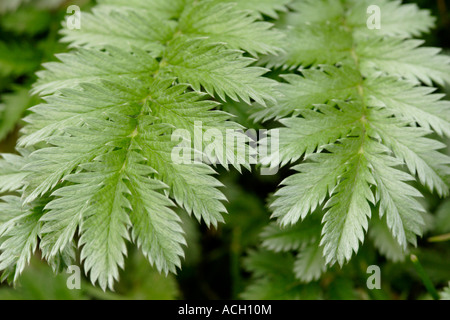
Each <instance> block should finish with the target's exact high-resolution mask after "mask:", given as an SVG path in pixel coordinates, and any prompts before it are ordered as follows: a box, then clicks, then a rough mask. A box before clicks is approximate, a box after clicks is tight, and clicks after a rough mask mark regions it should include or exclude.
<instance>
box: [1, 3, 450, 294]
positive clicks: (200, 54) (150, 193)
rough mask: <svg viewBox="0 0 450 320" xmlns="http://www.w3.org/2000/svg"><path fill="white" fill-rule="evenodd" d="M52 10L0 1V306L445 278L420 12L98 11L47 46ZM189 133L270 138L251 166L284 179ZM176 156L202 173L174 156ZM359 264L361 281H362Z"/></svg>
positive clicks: (281, 7)
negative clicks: (273, 145)
mask: <svg viewBox="0 0 450 320" xmlns="http://www.w3.org/2000/svg"><path fill="white" fill-rule="evenodd" d="M86 2H87V1H77V2H74V3H76V4H80V5H82V4H83V3H86ZM69 4H72V2H65V1H61V0H36V1H26V0H24V1H18V0H15V1H1V0H0V30H1V35H0V92H1V97H0V140H1V139H3V138H5V137H7V136H8V135H9V133H11V132H14V131H15V130H14V129H15V128H16V127H17V126H18V125H20V126H22V125H23V124H25V126H24V127H22V128H21V136H20V138H19V140H18V144H17V147H16V151H17V153H16V154H2V155H1V158H0V193H1V194H2V195H3V196H2V197H1V198H0V252H1V253H0V269H1V270H2V271H3V274H2V276H1V279H2V280H8V281H9V282H14V284H15V286H16V287H17V289H16V290H13V289H0V298H5V299H11V298H13V299H53V298H64V299H128V298H130V299H174V298H183V297H184V296H183V294H182V293H181V292H180V288H179V287H178V284H177V282H178V283H179V284H180V286H181V287H182V288H183V289H182V290H183V291H184V293H185V294H186V298H190V297H191V296H196V295H197V294H200V295H201V296H202V297H203V296H205V297H207V298H214V299H217V298H219V297H229V296H231V297H232V298H244V299H386V298H390V299H403V298H411V297H413V298H417V297H420V298H429V296H428V295H427V294H426V293H424V292H425V289H429V288H431V287H432V286H433V285H432V284H431V282H434V283H436V284H437V285H438V286H439V288H442V287H444V286H445V285H446V284H447V283H448V279H449V277H450V275H449V272H448V265H449V263H450V261H448V259H447V257H448V256H449V255H448V252H449V251H448V250H449V242H448V241H446V240H447V239H448V233H449V232H450V227H449V225H450V224H449V222H450V221H449V212H450V211H449V201H448V199H447V200H442V199H443V198H445V197H448V195H449V185H450V175H449V173H450V170H449V163H450V158H449V157H448V152H447V154H445V153H444V151H445V150H444V149H446V148H447V151H448V150H449V149H448V143H446V142H447V141H445V139H446V138H450V103H449V102H448V101H446V100H444V99H443V98H444V95H443V94H440V93H438V92H437V90H436V89H435V88H433V86H435V85H438V86H444V91H445V90H447V91H448V88H449V86H450V77H449V74H450V58H449V56H448V55H442V54H441V53H440V49H437V48H433V47H425V46H424V43H425V42H424V41H422V40H418V39H415V38H417V37H421V36H422V35H423V34H424V33H429V31H430V30H431V29H432V28H433V26H434V23H435V19H434V18H433V17H432V16H431V14H430V12H428V11H425V10H420V9H419V8H418V7H417V6H416V5H413V4H402V2H401V1H389V0H370V1H369V0H339V1H337V0H314V1H313V0H170V1H168V0H147V1H143V0H126V1H125V0H98V1H96V5H95V6H94V7H93V9H92V10H91V11H90V12H87V11H88V10H87V8H89V7H90V5H88V6H87V7H84V9H86V10H83V13H82V21H81V29H80V30H69V29H68V28H63V30H61V31H60V35H61V36H62V39H61V42H62V43H66V44H67V46H68V47H69V48H72V51H70V52H68V53H67V51H66V49H65V45H62V44H59V43H58V42H57V41H58V39H59V37H58V36H57V30H58V29H59V28H60V26H61V23H60V21H61V19H62V18H63V15H64V14H66V12H65V9H66V6H67V5H69ZM369 5H378V6H379V7H380V8H381V13H382V20H381V29H379V30H376V29H375V30H370V29H369V28H368V27H367V25H366V22H367V18H368V16H369V14H368V13H367V8H368V6H369ZM18 21H20V22H21V23H17V22H18ZM272 23H274V24H275V27H276V28H274V27H273V25H272ZM63 25H64V24H63ZM427 40H428V41H427V42H431V41H430V39H429V38H427ZM55 52H63V53H59V54H57V55H56V58H53V55H54V53H55ZM55 60H57V61H55ZM49 61H51V62H49ZM42 62H44V64H43V70H41V71H38V72H37V74H36V76H35V71H36V70H37V68H39V65H41V64H42ZM33 83H34V85H33ZM30 89H31V90H30ZM27 110H29V111H27ZM24 114H25V115H26V116H25V118H24V119H23V121H19V120H20V119H21V117H22V116H23V115H24ZM250 114H251V117H249V115H250ZM234 116H236V117H234ZM252 119H253V120H256V121H257V122H259V123H258V124H254V123H251V120H252ZM200 122H201V124H202V127H201V128H200V132H201V133H202V134H205V133H206V130H208V129H215V130H216V131H217V130H218V131H219V132H220V133H221V134H224V135H225V133H226V132H228V131H229V130H230V129H234V130H235V129H239V130H240V129H243V128H244V127H250V126H253V125H256V126H257V128H262V127H263V125H264V126H267V127H268V128H275V129H277V130H279V136H280V154H278V155H277V154H275V155H273V154H272V155H269V156H268V157H266V158H264V159H262V161H261V164H262V165H265V166H272V167H278V166H286V167H287V166H291V165H292V169H294V171H295V172H294V174H290V173H287V171H284V170H281V171H280V173H279V174H278V175H276V176H270V177H267V176H266V177H257V175H255V174H251V173H247V172H242V171H243V170H242V169H244V168H246V169H250V163H249V155H250V154H253V153H254V150H252V147H251V146H250V145H247V146H245V147H244V148H243V149H242V148H241V147H236V146H230V145H228V144H226V143H225V142H224V141H215V146H216V147H217V148H218V149H220V150H221V151H219V152H218V153H217V152H216V153H215V154H209V155H207V154H206V153H205V154H204V153H203V151H204V150H205V148H206V147H207V146H208V145H209V144H208V141H202V142H201V143H198V142H199V141H197V140H195V141H190V139H191V138H192V137H194V138H197V136H196V134H198V129H196V128H195V126H196V124H198V123H200ZM178 129H182V130H184V131H183V134H182V135H181V136H179V135H178V136H177V138H180V139H179V140H178V141H175V140H176V139H175V140H174V139H172V138H173V134H174V133H178ZM272 132H273V134H274V136H275V132H274V131H272ZM235 138H238V139H242V140H244V141H246V142H248V141H249V139H248V138H247V137H244V135H243V134H242V133H235ZM8 139H9V140H14V139H15V137H14V135H9V137H8ZM267 142H269V141H268V139H267V140H263V141H262V142H261V143H262V144H263V145H264V144H266V143H267ZM180 145H183V146H187V147H185V148H184V149H183V152H184V153H185V154H184V155H188V156H189V157H195V159H197V160H198V159H202V160H204V161H203V162H204V163H200V162H193V163H182V164H180V163H176V162H174V161H173V159H172V153H173V151H174V150H175V149H174V148H175V147H179V146H180ZM0 147H2V150H4V147H3V146H0ZM231 166H233V167H234V168H235V169H237V171H238V172H229V171H228V170H229V169H230V167H231ZM216 171H217V172H219V173H220V175H221V179H220V181H219V180H218V179H216V177H215V175H216ZM242 173H243V174H242ZM241 174H242V175H241ZM286 174H287V175H288V176H287V177H285V175H286ZM280 177H284V181H283V182H282V184H281V187H280V188H279V190H278V191H277V192H276V193H275V194H274V195H270V196H269V201H268V202H269V206H268V208H265V207H264V200H263V199H264V198H265V197H266V196H267V195H268V193H270V192H272V191H273V190H274V188H275V187H276V184H278V183H279V181H281V180H282V179H283V178H281V179H280ZM223 186H226V188H223V189H221V188H222V187H223ZM222 192H223V193H222ZM438 197H440V198H441V199H438ZM226 200H228V202H226ZM268 211H271V213H272V218H275V219H276V220H277V221H273V222H269V215H270V213H269V212H268ZM227 212H228V213H229V214H228V215H227V214H226V213H227ZM192 216H193V217H194V218H195V219H191V217H192ZM195 220H197V221H198V222H200V224H197V223H196V221H195ZM223 222H226V225H223ZM199 225H201V227H199ZM200 228H201V229H200ZM200 230H201V231H205V232H202V233H200ZM421 236H424V237H427V238H428V237H429V238H428V240H429V243H427V245H422V242H423V241H424V240H421V239H420V237H421ZM366 238H368V239H369V240H370V241H366ZM217 246H220V247H217ZM224 248H225V249H224ZM137 250H139V251H140V252H139V253H138V252H137ZM185 253H186V255H187V257H186V258H185V257H184V255H185ZM410 253H411V254H414V255H415V256H417V257H419V258H420V260H421V262H422V264H423V268H422V267H421V271H420V274H417V272H415V271H414V268H412V265H411V261H409V260H408V259H405V257H406V256H407V254H410ZM380 255H381V256H383V257H380ZM33 256H39V257H40V258H42V260H46V262H47V263H48V264H49V265H50V267H51V268H52V269H53V271H54V272H55V273H58V272H61V271H63V270H64V269H65V267H67V266H68V265H71V264H78V265H80V266H82V267H83V269H84V272H85V274H86V279H84V280H83V285H82V290H81V291H78V292H77V291H75V292H70V291H68V290H66V288H65V283H64V282H65V279H66V278H65V277H64V275H62V274H60V275H58V276H56V277H52V276H51V273H50V268H49V267H43V266H42V265H41V263H39V262H37V261H35V259H34V258H33ZM244 257H245V258H244ZM242 258H244V259H243V260H242ZM242 262H243V263H242ZM30 263H31V266H30V268H27V266H28V265H29V264H30ZM149 263H150V264H151V265H152V266H153V269H151V270H149ZM373 264H377V265H379V266H381V267H382V270H383V281H382V290H373V291H371V290H367V288H366V279H367V271H366V270H367V267H368V266H369V265H373ZM182 266H183V268H181V267H182ZM124 269H126V271H124ZM243 269H245V271H246V272H244V270H243ZM160 273H162V274H160ZM169 273H177V274H178V277H177V281H175V277H174V276H173V275H171V274H169ZM249 273H250V274H251V276H250V277H248V274H249ZM21 274H23V275H22V276H21ZM166 276H167V277H166ZM119 278H120V282H119V281H118V280H119ZM424 278H426V279H427V281H426V284H425V283H420V282H421V281H423V280H421V279H424ZM89 281H90V282H91V283H92V285H93V286H91V285H90V284H88V282H89ZM194 281H196V283H195V285H193V283H194ZM417 282H418V283H419V285H416V283H417ZM45 283H48V286H47V288H46V289H45V290H43V289H42V288H41V287H45ZM224 284H225V285H224ZM97 285H98V286H99V287H100V288H101V289H97V288H95V286H97ZM220 286H226V287H227V288H228V289H229V292H228V291H223V290H224V289H223V288H220V289H219V291H220V293H219V294H217V292H215V289H217V288H219V287H220ZM113 287H114V289H115V293H110V292H104V291H105V290H106V289H107V288H108V289H113ZM447 293H448V289H444V291H443V292H442V293H441V297H442V298H444V299H445V298H446V297H447V296H446V295H447ZM436 295H437V294H436Z"/></svg>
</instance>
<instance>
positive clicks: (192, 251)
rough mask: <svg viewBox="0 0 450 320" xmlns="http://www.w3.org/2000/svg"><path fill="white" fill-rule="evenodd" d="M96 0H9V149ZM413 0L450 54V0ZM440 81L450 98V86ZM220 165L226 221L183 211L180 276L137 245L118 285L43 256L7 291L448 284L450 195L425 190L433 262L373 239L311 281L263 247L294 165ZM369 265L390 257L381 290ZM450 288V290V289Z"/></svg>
mask: <svg viewBox="0 0 450 320" xmlns="http://www.w3.org/2000/svg"><path fill="white" fill-rule="evenodd" d="M94 2H95V1H92V0H91V1H89V0H79V1H65V0H0V141H1V142H0V152H2V153H4V152H14V145H15V142H16V139H17V136H18V130H19V129H20V127H21V125H22V123H21V121H20V119H21V118H22V116H23V115H25V114H26V113H27V109H28V108H29V107H30V106H33V105H35V104H37V103H39V98H37V97H35V96H32V95H30V93H29V92H30V89H31V86H32V84H33V82H34V81H35V79H36V76H35V72H36V71H38V70H39V69H40V68H41V67H40V66H41V64H42V63H44V62H47V61H52V60H55V58H54V54H55V53H60V52H64V51H66V50H67V48H66V46H65V45H64V44H60V43H59V42H58V39H59V34H58V30H59V29H60V26H61V21H63V19H64V16H65V15H66V14H67V13H66V10H67V7H68V6H69V5H72V4H76V5H79V6H80V7H81V9H82V10H89V8H90V7H91V6H92V5H93V4H94ZM405 2H415V3H417V4H418V5H419V6H420V7H421V8H428V9H430V10H432V12H433V14H434V15H435V16H436V17H437V27H436V29H435V31H434V32H433V33H432V34H430V35H427V36H426V42H427V45H430V46H436V47H441V48H444V50H445V51H446V52H448V53H449V54H450V10H449V9H450V2H449V1H448V0H416V1H405ZM439 90H441V91H442V92H445V93H447V95H448V97H449V98H450V86H448V87H445V88H440V89H439ZM225 109H226V110H227V111H229V112H231V113H233V114H235V115H236V116H237V120H238V121H239V122H240V123H241V124H243V125H246V126H247V127H251V128H256V129H258V127H257V126H256V125H255V124H253V123H252V122H251V121H249V119H248V113H247V110H245V109H244V108H243V106H242V105H239V104H236V103H231V102H229V103H228V102H227V103H225ZM447 142H448V141H447ZM447 145H450V143H448V144H447ZM449 153H450V148H449ZM218 171H219V173H220V179H221V180H222V182H223V183H224V185H225V188H224V189H223V191H224V192H225V194H226V196H227V197H228V199H229V202H228V203H227V208H228V211H229V214H228V215H227V216H226V224H223V225H221V226H219V228H218V229H216V230H214V229H213V230H209V229H208V228H206V227H205V226H204V225H198V223H197V222H196V221H194V220H193V219H189V218H188V217H187V215H186V214H185V213H183V212H180V215H181V217H182V218H183V226H184V229H185V231H186V235H187V239H188V246H187V248H186V250H185V251H186V260H185V261H184V264H183V268H182V270H180V271H179V274H178V275H177V276H174V275H169V276H167V277H166V276H165V275H159V274H158V273H157V272H155V271H154V270H153V269H152V268H151V266H150V265H149V263H148V262H147V260H146V259H145V258H143V256H142V255H141V254H140V253H139V252H137V251H136V250H135V249H134V247H133V246H130V248H129V253H128V259H127V265H126V268H125V271H123V272H122V274H121V277H120V279H121V280H120V282H119V283H117V285H116V290H115V292H106V293H105V292H103V291H101V290H100V289H97V288H95V287H93V286H92V285H91V284H90V283H88V281H87V280H85V279H84V280H83V282H82V284H81V289H80V290H69V289H68V288H67V286H66V281H67V279H68V277H69V276H70V274H67V273H64V272H63V273H61V274H59V275H54V273H53V271H52V270H51V269H50V267H48V266H47V265H46V264H44V263H42V262H41V261H40V259H39V256H36V257H35V258H34V259H33V261H32V263H31V266H30V267H29V268H28V269H27V270H26V272H25V273H24V275H23V276H22V277H21V280H20V283H19V284H18V285H17V286H16V287H15V288H11V287H8V286H7V285H2V286H1V287H0V299H106V300H114V299H185V298H187V299H336V300H337V299H429V298H431V294H430V292H429V291H427V289H426V288H425V285H424V281H423V278H424V277H426V278H430V279H431V282H432V283H433V284H434V285H435V286H436V287H437V288H438V289H439V290H441V289H442V290H444V289H443V288H444V287H445V286H446V285H448V281H449V280H450V241H442V240H445V239H439V238H434V239H433V237H436V236H439V235H442V234H448V233H450V200H449V199H447V200H442V199H439V198H436V197H435V196H433V195H430V194H428V193H427V192H426V190H425V189H423V190H422V192H423V193H424V194H425V195H426V197H425V198H424V200H423V201H424V202H425V203H426V206H427V208H428V209H429V212H430V213H431V214H430V215H429V217H428V219H427V220H428V225H429V226H428V232H427V234H425V235H424V237H423V239H422V240H421V241H419V246H418V249H415V250H414V251H413V252H412V253H413V254H415V255H416V256H417V257H418V258H419V260H420V264H421V265H422V266H423V268H424V272H422V273H421V272H420V271H419V269H418V268H417V265H416V266H415V265H414V264H413V263H412V262H411V261H410V260H409V259H404V260H403V261H399V262H397V263H392V262H388V260H387V259H386V258H385V257H384V256H382V255H380V254H379V253H378V252H377V251H376V250H375V248H374V247H373V245H372V244H371V243H370V242H369V241H366V244H365V245H364V246H363V248H362V250H360V252H359V253H358V255H357V256H356V257H354V258H353V259H352V261H351V262H350V263H349V264H348V265H346V266H344V267H343V268H342V269H340V268H338V267H333V268H331V269H330V270H328V271H327V272H326V273H325V274H324V275H323V276H322V277H321V279H320V280H319V281H315V282H311V283H308V284H306V283H301V282H300V281H299V280H297V278H296V275H295V273H294V271H293V270H294V260H295V259H294V258H295V253H294V252H286V253H274V252H271V251H267V250H265V249H262V247H261V243H262V239H261V232H262V231H263V230H264V228H266V227H267V225H268V224H269V222H270V212H269V210H268V209H267V202H268V200H267V199H268V198H269V197H270V195H271V193H272V192H274V190H276V188H277V186H278V184H279V183H280V182H281V181H282V180H283V179H284V178H285V177H286V176H287V171H286V169H282V170H280V172H279V173H278V174H277V175H275V176H261V175H260V174H259V171H258V168H254V172H253V173H250V172H245V173H244V174H243V175H240V174H238V173H237V172H234V171H231V172H227V171H225V170H222V169H218ZM430 238H431V240H434V241H430ZM369 265H378V266H380V267H381V270H382V278H381V280H382V289H381V290H368V289H367V286H366V280H367V278H368V276H369V275H368V274H367V267H368V266H369ZM446 294H447V296H449V297H450V292H449V291H448V289H447V293H446Z"/></svg>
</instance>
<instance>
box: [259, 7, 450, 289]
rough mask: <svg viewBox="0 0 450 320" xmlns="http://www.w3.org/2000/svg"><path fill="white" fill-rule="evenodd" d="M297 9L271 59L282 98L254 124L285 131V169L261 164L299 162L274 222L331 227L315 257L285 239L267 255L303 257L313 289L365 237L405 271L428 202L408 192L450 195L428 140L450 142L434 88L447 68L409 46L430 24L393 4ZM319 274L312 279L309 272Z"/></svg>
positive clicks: (444, 105) (449, 64)
mask: <svg viewBox="0 0 450 320" xmlns="http://www.w3.org/2000/svg"><path fill="white" fill-rule="evenodd" d="M369 5H378V6H379V7H380V8H381V12H382V14H383V18H382V21H381V29H380V30H370V29H369V28H368V27H367V26H366V21H367V18H368V15H367V13H366V11H367V8H368V7H369ZM292 8H293V9H294V10H293V12H292V13H289V14H288V15H287V17H286V18H285V19H284V22H283V23H281V24H280V27H281V28H284V30H285V33H286V38H285V46H284V47H283V49H284V53H283V54H280V55H278V56H268V57H266V58H264V59H263V61H264V62H265V63H266V64H267V65H268V66H269V67H272V68H277V67H281V75H280V80H281V82H280V84H279V86H278V91H279V92H280V95H279V96H280V98H279V99H278V101H277V103H276V104H271V105H269V107H268V108H259V109H258V111H257V112H256V113H255V114H254V118H255V119H257V120H270V119H275V120H278V121H279V122H280V123H281V124H282V125H283V127H281V128H279V131H280V133H279V135H280V137H281V140H280V155H279V157H276V156H269V157H267V158H266V159H265V160H264V161H263V163H265V164H267V165H271V166H274V167H275V166H278V165H280V164H281V165H286V164H288V163H295V162H297V161H299V160H301V161H302V162H301V163H300V164H298V165H296V166H295V167H294V170H296V171H297V173H296V174H294V175H291V176H290V177H288V178H287V179H285V180H284V181H283V183H282V187H281V189H280V190H279V191H278V192H277V193H276V194H275V200H274V201H273V202H272V203H271V208H272V209H273V217H275V218H278V222H279V224H280V225H281V227H284V228H285V227H287V226H291V225H294V227H293V228H301V225H302V224H304V223H306V224H308V222H307V220H305V219H307V217H309V216H310V215H311V214H312V213H314V212H316V211H319V212H317V213H314V215H317V214H318V215H321V216H322V217H323V219H322V223H323V227H322V231H321V240H320V242H317V243H315V244H313V245H311V246H309V247H306V248H301V249H300V248H298V245H293V244H292V241H290V238H289V237H288V236H287V235H288V231H286V230H284V231H280V232H281V233H282V234H286V239H283V238H279V239H278V240H279V242H282V243H276V242H275V241H274V240H271V239H270V235H271V234H270V233H269V234H263V236H266V237H267V236H269V238H267V240H265V241H266V242H265V243H266V247H267V243H269V244H270V245H271V246H272V247H270V245H269V248H271V249H277V248H283V247H285V248H288V249H294V250H299V249H300V250H299V251H300V253H299V258H298V261H297V263H296V266H295V269H296V271H297V274H298V275H299V278H300V279H304V280H312V279H317V278H318V276H319V275H320V270H325V269H326V268H325V265H329V266H332V265H333V264H334V263H336V262H337V263H339V265H341V266H342V265H343V264H344V263H345V262H347V261H349V260H350V259H351V257H352V255H353V254H354V253H356V252H358V249H359V247H360V243H363V242H364V238H365V233H366V232H367V231H368V230H369V233H370V235H371V238H372V239H373V240H374V243H375V245H376V247H377V248H379V250H380V252H381V253H383V254H384V255H386V256H387V257H388V258H390V259H392V260H394V261H401V260H402V259H403V257H404V253H405V252H406V251H407V250H408V244H412V245H413V246H415V245H416V244H417V240H416V236H421V235H422V234H423V232H424V227H425V220H424V214H425V211H426V210H425V208H424V207H423V205H422V204H421V203H420V202H419V201H418V199H419V198H420V197H422V194H421V192H420V191H419V190H418V189H417V187H415V186H413V185H412V184H411V182H412V181H415V182H420V183H421V184H422V185H423V186H425V187H427V188H428V190H430V191H432V192H436V193H437V194H438V195H439V196H441V197H446V196H448V195H449V188H448V187H449V180H448V178H449V173H450V170H449V163H450V158H449V157H448V156H447V155H445V154H444V153H442V152H441V151H442V150H443V149H444V148H445V147H446V145H444V144H443V143H441V142H440V141H439V140H438V139H435V138H434V137H432V136H431V134H432V133H436V134H438V135H440V136H445V137H449V136H450V122H449V121H450V103H449V102H448V101H444V100H442V98H443V95H440V94H435V93H433V92H434V91H435V89H433V88H430V87H429V86H432V85H433V83H437V84H444V83H445V82H447V83H448V82H450V77H449V75H450V60H449V59H448V57H447V56H444V55H439V51H440V50H439V49H436V48H427V47H422V46H421V45H422V44H423V42H422V41H419V40H413V39H410V38H411V37H413V36H418V35H420V34H421V33H423V32H427V31H429V30H430V28H431V27H432V25H433V18H431V16H430V15H429V13H428V12H426V11H422V10H419V9H418V8H417V7H416V6H415V5H401V4H400V2H398V1H384V0H379V1H353V0H346V1H331V0H321V1H297V2H295V3H294V4H293V5H292ZM291 44H294V45H291ZM283 70H288V71H289V70H292V73H290V74H284V73H285V72H286V71H283ZM424 85H427V86H424ZM321 211H323V212H321ZM444 215H445V216H446V215H448V212H447V214H444ZM373 216H378V217H373ZM301 220H304V221H301ZM296 224H299V225H300V226H298V227H297V226H295V225H296ZM291 228H292V227H291ZM372 228H373V230H372ZM281 239H283V240H281ZM297 239H300V238H297ZM284 241H285V242H284ZM320 252H323V256H324V258H325V260H324V261H321V258H322V257H321V254H320ZM316 264H317V266H316V267H315V268H314V273H313V272H311V271H310V270H309V268H308V266H315V265H316ZM315 272H317V273H315Z"/></svg>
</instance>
